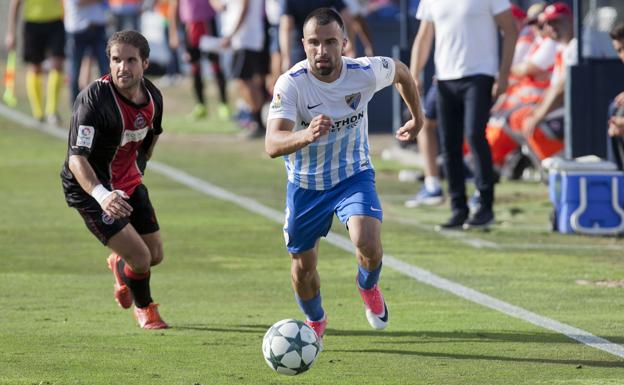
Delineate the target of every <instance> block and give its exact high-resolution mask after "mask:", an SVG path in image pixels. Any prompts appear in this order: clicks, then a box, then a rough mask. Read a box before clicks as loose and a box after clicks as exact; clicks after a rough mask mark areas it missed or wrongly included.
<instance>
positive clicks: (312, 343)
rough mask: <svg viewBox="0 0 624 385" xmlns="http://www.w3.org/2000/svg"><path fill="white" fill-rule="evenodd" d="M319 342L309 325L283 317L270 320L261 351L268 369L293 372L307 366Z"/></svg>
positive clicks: (317, 351)
mask: <svg viewBox="0 0 624 385" xmlns="http://www.w3.org/2000/svg"><path fill="white" fill-rule="evenodd" d="M320 344H321V342H320V340H319V338H318V336H317V335H316V333H315V332H314V330H312V328H311V327H309V326H308V325H306V324H305V323H303V322H301V321H298V320H294V319H285V320H281V321H278V322H276V323H275V324H273V326H271V327H270V328H269V330H268V331H267V332H266V334H265V335H264V339H263V340H262V354H263V355H264V360H265V361H266V363H267V365H269V367H270V368H271V369H273V370H275V371H276V372H278V373H281V374H287V375H290V376H294V375H297V374H300V373H303V372H305V371H306V370H308V369H310V367H311V366H312V364H313V363H314V360H316V357H318V354H319V352H320V350H321V346H320Z"/></svg>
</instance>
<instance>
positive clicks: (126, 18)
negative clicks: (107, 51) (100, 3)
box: [108, 0, 143, 32]
mask: <svg viewBox="0 0 624 385" xmlns="http://www.w3.org/2000/svg"><path fill="white" fill-rule="evenodd" d="M142 3H143V0H108V5H109V7H110V11H111V15H112V16H113V28H114V29H115V31H114V32H117V31H121V30H122V29H133V30H135V31H140V30H141V25H140V22H141V6H142Z"/></svg>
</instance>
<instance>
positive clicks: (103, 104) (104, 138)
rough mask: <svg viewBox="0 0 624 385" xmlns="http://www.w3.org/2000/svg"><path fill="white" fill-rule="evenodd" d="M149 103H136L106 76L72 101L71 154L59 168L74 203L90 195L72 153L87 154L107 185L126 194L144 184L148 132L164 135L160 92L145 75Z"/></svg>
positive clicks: (69, 196)
mask: <svg viewBox="0 0 624 385" xmlns="http://www.w3.org/2000/svg"><path fill="white" fill-rule="evenodd" d="M142 83H143V87H144V90H145V91H146V95H147V101H146V102H145V103H143V104H141V105H138V104H135V103H133V102H131V101H130V100H128V99H126V98H125V97H123V96H122V95H121V94H120V93H119V92H118V91H117V90H116V89H115V87H114V85H113V82H112V79H111V77H110V75H105V76H103V77H101V78H100V79H98V80H96V81H95V82H93V83H92V84H91V85H89V87H87V88H86V89H84V90H83V91H82V92H81V93H80V94H79V95H78V97H77V99H76V102H75V103H74V108H73V113H72V119H71V124H70V130H69V139H68V146H67V147H68V148H67V156H66V158H65V163H64V165H63V169H62V171H61V179H62V182H63V190H64V192H65V197H66V200H67V203H68V204H69V205H70V206H77V207H80V206H82V205H83V204H85V200H86V199H88V194H87V192H85V191H84V190H83V189H82V187H81V186H80V184H79V183H78V181H77V180H76V178H75V177H74V175H73V174H72V172H71V171H70V170H69V166H68V160H69V157H70V156H71V155H83V156H85V157H87V159H88V161H89V164H90V165H91V167H92V168H93V170H94V171H95V174H96V176H97V177H98V179H99V180H100V182H101V183H102V185H104V186H105V187H107V188H109V189H111V190H113V189H116V190H123V191H125V192H126V193H127V194H128V195H131V194H132V193H133V192H134V189H135V188H136V187H137V186H138V185H140V184H141V170H139V167H138V166H137V152H138V150H139V148H140V147H141V144H142V143H143V141H144V139H145V138H146V137H148V136H149V135H160V133H162V125H161V124H162V111H163V100H162V94H161V93H160V91H159V90H158V89H157V88H156V86H155V85H154V84H153V83H152V82H150V81H149V80H148V79H145V78H144V79H143V82H142Z"/></svg>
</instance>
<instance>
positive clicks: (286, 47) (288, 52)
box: [279, 0, 355, 72]
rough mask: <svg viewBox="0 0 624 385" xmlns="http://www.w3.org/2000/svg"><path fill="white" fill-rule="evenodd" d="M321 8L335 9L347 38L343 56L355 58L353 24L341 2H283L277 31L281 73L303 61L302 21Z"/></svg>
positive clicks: (337, 0)
mask: <svg viewBox="0 0 624 385" xmlns="http://www.w3.org/2000/svg"><path fill="white" fill-rule="evenodd" d="M323 7H328V8H333V9H335V10H336V11H337V12H338V13H339V14H340V16H341V17H342V20H344V23H345V27H346V28H347V35H348V37H349V39H348V40H349V42H347V49H346V50H345V55H346V56H350V57H355V51H354V48H353V44H354V42H355V40H354V33H353V22H352V20H351V14H350V12H349V9H348V8H347V6H346V4H345V3H344V2H343V0H306V1H301V0H284V14H283V15H282V17H281V19H280V30H279V43H280V51H281V52H282V72H285V71H287V70H288V69H289V68H290V67H292V66H293V65H295V64H296V63H298V62H300V61H301V60H304V59H305V57H306V56H305V52H304V50H303V44H302V43H301V41H302V39H303V32H302V31H303V21H304V20H305V18H306V17H307V16H308V15H309V14H310V13H311V12H312V11H314V10H315V9H317V8H323Z"/></svg>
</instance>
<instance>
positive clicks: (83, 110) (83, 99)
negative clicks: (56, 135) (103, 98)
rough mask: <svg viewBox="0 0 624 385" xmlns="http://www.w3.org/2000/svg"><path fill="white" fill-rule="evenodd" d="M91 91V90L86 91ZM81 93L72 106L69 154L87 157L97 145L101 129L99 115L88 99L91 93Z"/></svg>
mask: <svg viewBox="0 0 624 385" xmlns="http://www.w3.org/2000/svg"><path fill="white" fill-rule="evenodd" d="M88 91H91V90H88ZM88 91H87V90H85V92H82V93H81V94H80V95H79V96H78V99H77V100H76V102H75V104H74V111H73V113H72V119H71V123H70V127H69V154H70V155H89V154H90V153H91V151H92V149H93V148H94V146H95V145H96V143H97V137H98V134H99V131H100V130H102V129H103V124H102V119H101V118H100V114H99V113H98V111H97V108H95V104H97V103H93V102H92V98H90V97H89V95H90V94H91V92H88Z"/></svg>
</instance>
